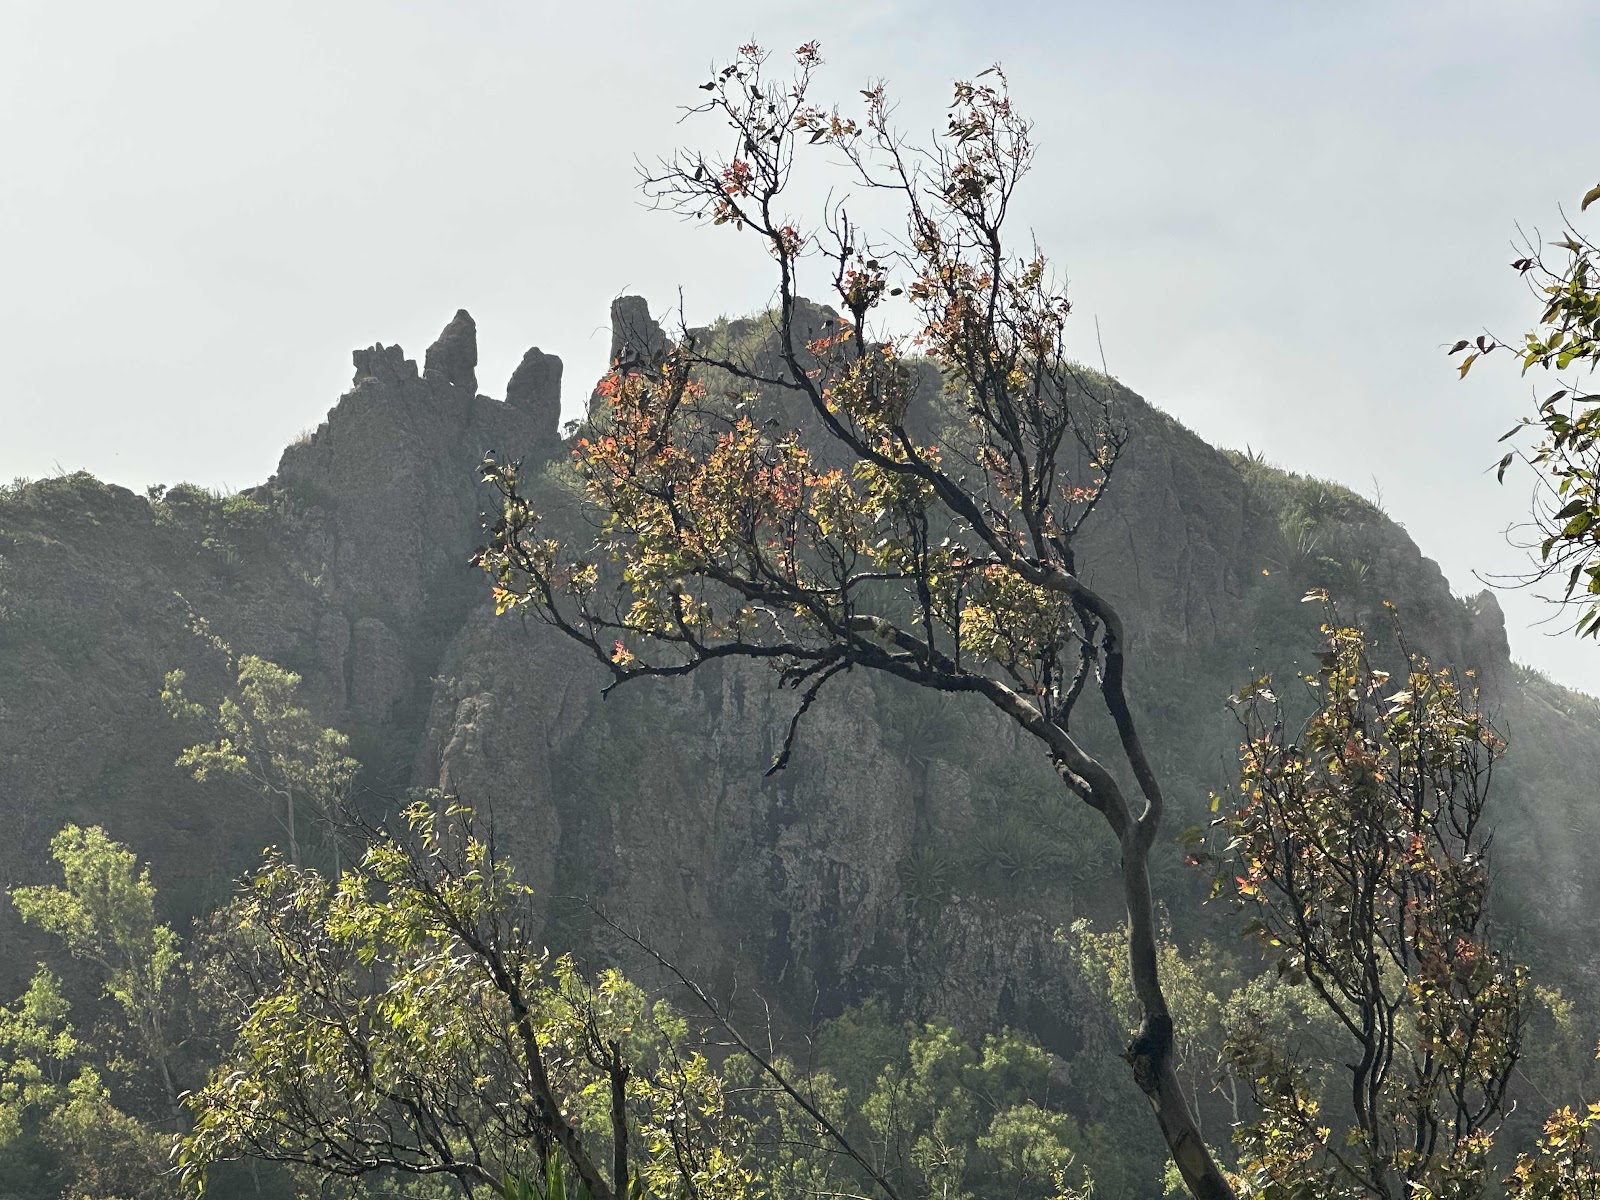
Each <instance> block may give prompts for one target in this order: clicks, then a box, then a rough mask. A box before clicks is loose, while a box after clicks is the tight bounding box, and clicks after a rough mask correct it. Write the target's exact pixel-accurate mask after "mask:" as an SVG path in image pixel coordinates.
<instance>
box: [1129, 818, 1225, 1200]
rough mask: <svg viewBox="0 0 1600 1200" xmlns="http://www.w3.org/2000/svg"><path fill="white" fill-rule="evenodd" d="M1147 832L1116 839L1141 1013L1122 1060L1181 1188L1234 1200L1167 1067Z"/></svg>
mask: <svg viewBox="0 0 1600 1200" xmlns="http://www.w3.org/2000/svg"><path fill="white" fill-rule="evenodd" d="M1149 840H1150V839H1149V831H1148V830H1145V829H1144V828H1143V826H1142V823H1135V824H1134V825H1132V826H1130V827H1129V829H1128V830H1127V833H1126V834H1125V836H1124V837H1123V839H1122V888H1123V895H1124V897H1125V899H1126V901H1127V905H1128V967H1129V971H1130V973H1131V976H1132V980H1133V992H1134V995H1135V997H1136V998H1137V999H1138V1002H1139V1007H1140V1009H1141V1010H1142V1012H1143V1014H1144V1015H1143V1019H1142V1020H1141V1021H1140V1023H1139V1031H1138V1033H1137V1034H1136V1035H1135V1037H1134V1039H1133V1041H1132V1042H1131V1043H1130V1044H1129V1046H1128V1049H1127V1052H1126V1054H1125V1055H1124V1057H1125V1058H1126V1059H1127V1060H1128V1065H1129V1066H1131V1067H1132V1068H1133V1078H1134V1082H1135V1083H1137V1084H1138V1085H1139V1090H1140V1091H1142V1092H1143V1093H1144V1094H1145V1096H1146V1098H1147V1099H1148V1100H1149V1101H1150V1107H1151V1108H1153V1109H1154V1110H1155V1115H1156V1123H1157V1124H1158V1125H1159V1126H1160V1127H1161V1136H1162V1138H1163V1139H1164V1140H1165V1141H1166V1143H1167V1149H1168V1150H1169V1151H1170V1152H1171V1154H1172V1161H1173V1163H1174V1164H1175V1165H1176V1166H1177V1168H1178V1173H1179V1174H1180V1175H1181V1176H1183V1183H1184V1186H1185V1187H1186V1188H1188V1189H1189V1194H1190V1195H1191V1196H1193V1197H1194V1198H1195V1200H1234V1193H1233V1188H1232V1187H1231V1186H1230V1185H1229V1183H1228V1180H1227V1177H1226V1176H1225V1175H1223V1173H1222V1170H1221V1168H1219V1167H1218V1166H1217V1164H1216V1161H1215V1160H1214V1159H1213V1158H1212V1157H1211V1150H1210V1149H1209V1147H1207V1146H1206V1143H1205V1139H1203V1138H1202V1137H1201V1136H1200V1130H1199V1127H1198V1126H1197V1125H1196V1124H1195V1121H1194V1114H1192V1113H1191V1112H1190V1111H1189V1103H1188V1101H1187V1100H1186V1099H1185V1098H1184V1095H1183V1089H1182V1088H1181V1087H1180V1086H1179V1085H1178V1074H1177V1072H1176V1071H1175V1070H1174V1069H1173V1065H1172V1049H1173V1029H1172V1014H1171V1013H1170V1012H1169V1011H1168V1010H1167V999H1166V996H1165V995H1164V994H1163V993H1162V991H1161V979H1160V973H1159V970H1158V965H1157V961H1156V920H1155V904H1154V901H1153V900H1152V898H1151V894H1150V869H1149V862H1150V848H1149Z"/></svg>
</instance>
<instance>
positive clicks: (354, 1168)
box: [181, 802, 748, 1200]
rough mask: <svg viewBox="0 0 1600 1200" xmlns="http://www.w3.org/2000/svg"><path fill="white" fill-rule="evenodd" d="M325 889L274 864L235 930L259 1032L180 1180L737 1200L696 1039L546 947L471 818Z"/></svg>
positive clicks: (238, 979) (730, 1152)
mask: <svg viewBox="0 0 1600 1200" xmlns="http://www.w3.org/2000/svg"><path fill="white" fill-rule="evenodd" d="M407 816H408V819H409V821H410V824H411V831H412V837H411V839H409V840H404V841H399V840H393V839H389V838H383V837H379V836H374V839H373V841H372V844H371V846H370V848H369V850H368V851H367V853H366V855H365V857H364V858H363V859H362V861H361V862H360V863H359V864H358V865H357V866H355V867H353V868H351V869H350V870H347V871H346V872H345V873H344V874H343V875H342V876H341V877H340V878H339V879H338V880H337V881H329V880H326V879H324V878H322V877H321V876H319V875H317V874H316V873H315V872H311V871H306V870H303V869H300V868H297V867H295V866H293V865H292V864H289V863H287V862H284V861H283V860H281V859H274V860H271V861H269V862H268V864H267V866H266V867H265V868H263V869H262V870H261V871H259V872H257V873H256V874H255V875H253V876H251V877H250V878H249V880H248V881H247V885H246V888H245V890H244V892H243V894H242V895H241V897H240V899H239V900H238V902H237V903H236V905H235V907H234V908H233V910H231V911H230V912H229V913H228V914H227V922H228V924H227V928H226V929H225V930H224V937H225V940H226V941H227V942H228V943H231V950H230V952H229V954H228V959H227V967H226V974H227V975H228V977H229V978H230V979H231V988H232V990H233V996H234V999H233V1005H234V1007H235V1008H236V1009H237V1011H240V1012H243V1013H244V1014H246V1016H245V1019H244V1023H243V1025H242V1027H241V1029H240V1031H239V1036H238V1039H237V1042H236V1044H235V1046H234V1048H233V1050H232V1052H231V1053H230V1055H229V1059H228V1061H227V1062H226V1063H225V1064H224V1065H223V1067H222V1068H220V1069H219V1070H218V1071H217V1072H216V1073H215V1074H214V1075H213V1077H212V1079H211V1080H210V1082H209V1083H207V1084H206V1086H205V1087H203V1088H201V1089H200V1090H198V1091H197V1092H195V1093H194V1094H192V1095H191V1096H190V1097H189V1098H188V1101H187V1103H188V1105H189V1108H190V1110H191V1111H192V1113H193V1115H194V1130H193V1132H192V1133H191V1134H190V1135H189V1136H188V1137H187V1138H186V1139H185V1142H184V1146H183V1150H182V1153H181V1162H182V1164H183V1167H184V1170H185V1172H186V1174H187V1175H188V1177H190V1178H191V1179H195V1180H200V1181H203V1178H204V1174H205V1171H206V1169H207V1168H208V1167H209V1166H210V1165H212V1164H214V1163H216V1162H219V1161H223V1160H227V1159H232V1158H239V1157H249V1158H255V1159H260V1160H265V1161H268V1162H278V1163H287V1164H292V1165H296V1166H300V1167H304V1168H309V1169H310V1170H311V1172H312V1173H313V1174H314V1176H316V1177H318V1178H340V1177H344V1178H350V1179H355V1178H362V1177H381V1176H383V1175H386V1174H387V1175H393V1176H413V1177H434V1178H440V1179H446V1180H451V1181H454V1182H455V1183H456V1184H458V1185H459V1186H460V1187H461V1188H462V1190H463V1191H464V1192H465V1193H467V1194H476V1193H478V1192H487V1193H489V1194H492V1195H496V1196H503V1197H520V1196H523V1195H525V1194H527V1189H529V1188H530V1187H532V1186H533V1185H535V1184H541V1185H542V1184H543V1183H544V1181H546V1180H548V1179H550V1178H552V1177H555V1176H552V1172H554V1173H556V1175H557V1176H560V1177H564V1178H568V1179H570V1180H572V1182H573V1186H574V1187H575V1188H581V1189H582V1190H583V1192H584V1193H585V1194H586V1195H587V1196H588V1197H590V1198H591V1200H614V1198H617V1197H623V1198H626V1197H629V1196H642V1195H678V1194H680V1192H681V1191H682V1190H684V1189H687V1191H688V1192H689V1193H690V1194H693V1195H697V1196H701V1197H704V1198H705V1200H718V1198H720V1197H735V1196H739V1195H741V1194H742V1193H743V1191H744V1188H745V1186H746V1184H747V1181H748V1180H747V1175H746V1172H745V1170H744V1168H743V1167H742V1166H741V1165H740V1163H739V1162H738V1160H737V1154H736V1152H735V1151H736V1147H737V1139H736V1138H735V1137H734V1136H733V1134H732V1133H731V1131H730V1124H729V1118H728V1117H727V1115H726V1112H725V1107H724V1103H723V1096H722V1090H721V1082H720V1080H719V1078H718V1076H717V1075H716V1074H715V1072H714V1071H713V1070H712V1069H711V1066H710V1064H709V1062H708V1061H707V1059H706V1058H705V1056H704V1055H702V1054H700V1053H696V1052H691V1051H689V1050H687V1049H685V1047H686V1046H687V1045H688V1037H687V1030H686V1027H685V1026H684V1025H683V1023H682V1021H681V1020H680V1019H678V1018H677V1017H675V1016H674V1015H673V1014H672V1013H671V1011H670V1010H669V1009H668V1008H667V1007H666V1006H665V1005H664V1004H650V1003H648V1002H647V1001H646V999H645V997H644V996H643V994H642V993H641V992H640V991H639V990H638V989H637V988H636V987H634V986H633V985H631V984H629V983H628V982H627V981H626V980H624V979H623V978H622V977H621V976H620V975H619V974H617V973H616V972H614V971H607V972H604V973H602V974H601V975H600V976H599V977H598V978H597V979H595V980H593V981H590V980H588V979H585V978H584V977H583V975H582V974H581V973H580V972H579V971H578V969H577V967H576V966H575V965H574V964H573V963H572V961H571V960H570V959H566V958H557V959H552V958H551V957H550V956H549V954H548V953H547V952H546V951H545V950H544V949H543V948H542V947H541V946H539V945H537V944H535V943H534V941H533V940H532V937H531V934H530V933H529V930H531V929H532V928H533V927H534V920H533V913H532V910H531V909H530V908H529V907H528V905H527V898H528V893H527V890H526V889H525V888H524V887H523V886H522V885H520V884H518V883H517V882H516V881H515V879H514V878H513V877H512V875H511V873H510V868H509V867H508V866H507V864H506V863H505V862H504V861H503V860H501V859H499V858H497V857H496V856H495V854H494V849H493V846H492V844H491V840H490V839H487V838H485V837H483V836H481V835H480V833H479V832H478V830H477V829H476V828H475V826H474V823H473V819H472V815H471V813H470V812H469V811H468V810H466V809H464V808H461V807H459V806H451V807H448V808H445V809H444V810H443V811H438V812H436V811H435V809H434V808H433V807H432V806H431V805H429V804H426V803H422V802H419V803H417V804H415V805H413V806H412V808H411V809H410V810H409V811H408V814H407Z"/></svg>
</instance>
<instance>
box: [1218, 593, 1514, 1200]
mask: <svg viewBox="0 0 1600 1200" xmlns="http://www.w3.org/2000/svg"><path fill="white" fill-rule="evenodd" d="M1308 598H1320V599H1322V600H1323V601H1324V602H1326V599H1327V597H1326V595H1320V597H1319V596H1318V594H1315V593H1314V594H1313V596H1312V597H1308ZM1323 634H1324V637H1325V639H1326V647H1327V648H1326V651H1325V652H1324V653H1323V654H1322V655H1321V656H1320V657H1321V660H1322V669H1321V671H1320V673H1319V674H1317V675H1312V676H1308V677H1306V679H1305V682H1306V683H1307V684H1308V685H1310V687H1311V688H1312V689H1313V693H1314V695H1315V697H1316V699H1317V703H1318V707H1317V710H1316V712H1315V714H1314V715H1313V716H1312V717H1311V719H1310V721H1309V722H1308V723H1307V724H1306V726H1305V727H1304V729H1303V730H1302V731H1301V732H1300V733H1299V734H1298V736H1294V735H1291V734H1289V733H1286V732H1285V728H1284V719H1283V716H1284V714H1283V709H1282V705H1281V703H1280V701H1279V698H1278V696H1277V694H1276V692H1275V691H1274V688H1273V684H1272V682H1271V681H1270V680H1268V679H1266V678H1261V679H1257V680H1255V681H1254V682H1252V683H1251V684H1249V685H1248V686H1247V687H1245V688H1241V689H1240V691H1239V694H1238V695H1237V696H1236V697H1235V698H1234V700H1233V703H1234V708H1235V711H1236V713H1237V714H1238V716H1239V720H1240V722H1241V723H1242V725H1243V727H1244V735H1245V736H1244V743H1243V746H1242V748H1241V781H1240V786H1241V795H1240V799H1239V804H1238V807H1237V808H1236V809H1235V810H1234V811H1232V812H1229V813H1225V814H1224V815H1223V816H1222V817H1221V818H1219V824H1220V825H1221V827H1222V828H1223V830H1224V831H1225V832H1226V834H1227V835H1228V836H1229V837H1230V838H1231V841H1230V843H1229V852H1230V857H1229V859H1228V860H1226V861H1227V865H1229V866H1231V871H1230V872H1229V874H1231V875H1232V876H1233V879H1232V882H1233V887H1234V889H1235V893H1236V896H1237V899H1238V901H1239V902H1240V904H1241V905H1242V907H1243V908H1244V910H1245V911H1246V912H1247V913H1248V914H1249V915H1250V928H1251V929H1252V930H1253V931H1254V932H1255V933H1256V934H1257V935H1258V936H1259V937H1260V938H1261V940H1262V941H1263V942H1264V943H1265V945H1266V946H1268V947H1269V948H1270V949H1272V950H1273V951H1274V952H1276V953H1278V954H1279V956H1280V958H1279V970H1280V971H1281V972H1283V973H1284V974H1286V975H1287V976H1288V977H1290V978H1291V979H1301V978H1303V979H1304V980H1305V981H1306V982H1307V983H1308V984H1309V986H1310V987H1311V988H1312V990H1313V991H1314V992H1315V994H1316V996H1317V997H1318V998H1319V1000H1320V1002H1321V1004H1322V1005H1323V1006H1324V1007H1325V1008H1326V1009H1327V1011H1328V1012H1329V1013H1331V1014H1332V1015H1333V1017H1334V1018H1335V1020H1336V1022H1337V1028H1338V1029H1339V1030H1341V1031H1342V1034H1343V1037H1342V1039H1341V1040H1342V1042H1343V1043H1344V1047H1343V1049H1342V1051H1341V1052H1340V1053H1339V1058H1340V1060H1341V1061H1343V1062H1345V1063H1346V1065H1347V1068H1348V1072H1349V1080H1348V1089H1347V1091H1346V1094H1345V1097H1344V1103H1343V1104H1340V1105H1338V1106H1336V1107H1335V1109H1334V1110H1333V1111H1332V1112H1330V1111H1329V1110H1328V1109H1326V1108H1325V1107H1324V1106H1323V1105H1322V1104H1321V1103H1320V1102H1319V1100H1318V1098H1317V1096H1316V1095H1315V1092H1314V1089H1312V1088H1310V1087H1308V1086H1307V1083H1306V1072H1305V1066H1304V1064H1301V1063H1298V1062H1296V1061H1294V1060H1293V1059H1292V1058H1291V1057H1287V1056H1286V1055H1285V1054H1284V1053H1283V1051H1282V1049H1281V1048H1280V1047H1278V1046H1276V1045H1275V1044H1273V1043H1272V1042H1271V1040H1270V1039H1265V1038H1254V1037H1251V1036H1249V1034H1248V1032H1246V1033H1245V1034H1244V1035H1243V1036H1236V1037H1235V1038H1234V1041H1233V1047H1232V1052H1233V1055H1234V1057H1235V1060H1236V1062H1237V1063H1238V1064H1239V1067H1240V1068H1241V1069H1242V1070H1243V1071H1245V1072H1247V1073H1248V1074H1249V1075H1250V1076H1251V1077H1252V1078H1253V1080H1254V1085H1255V1094H1256V1098H1257V1100H1258V1101H1259V1102H1260V1104H1261V1105H1262V1107H1263V1109H1264V1110H1265V1111H1264V1116H1263V1117H1262V1119H1261V1120H1260V1121H1258V1122H1255V1123H1253V1124H1250V1123H1247V1124H1245V1125H1243V1126H1242V1127H1241V1128H1240V1129H1239V1130H1238V1131H1237V1132H1236V1135H1235V1136H1236V1140H1237V1141H1238V1143H1239V1145H1240V1148H1241V1151H1242V1154H1243V1158H1244V1160H1245V1161H1244V1162H1243V1163H1242V1165H1241V1179H1242V1181H1243V1188H1244V1191H1245V1193H1246V1194H1249V1195H1261V1196H1276V1195H1280V1194H1282V1195H1285V1196H1288V1195H1293V1196H1297V1197H1301V1196H1303V1197H1306V1198H1307V1200H1316V1198H1319V1197H1347V1196H1348V1197H1354V1196H1365V1197H1374V1198H1379V1200H1410V1198H1411V1197H1415V1196H1431V1197H1457V1198H1464V1197H1470V1196H1477V1195H1480V1194H1482V1190H1483V1188H1484V1186H1485V1174H1486V1166H1487V1156H1488V1151H1489V1147H1490V1143H1491V1139H1492V1136H1493V1134H1494V1132H1495V1130H1496V1128H1497V1127H1498V1126H1499V1124H1500V1122H1501V1120H1502V1119H1503V1117H1504V1116H1505V1112H1506V1099H1507V1097H1506V1089H1507V1085H1508V1082H1509V1080H1510V1077H1511V1071H1512V1068H1513V1067H1514V1066H1515V1064H1516V1061H1517V1058H1518V1055H1519V1053H1520V1051H1521V1040H1522V1031H1523V998H1524V992H1525V990H1526V980H1525V978H1524V975H1523V972H1522V971H1521V969H1520V968H1518V967H1516V966H1514V965H1513V964H1511V963H1510V962H1508V961H1507V960H1506V959H1505V958H1504V957H1503V956H1502V955H1501V954H1499V953H1498V952H1497V951H1496V950H1495V949H1494V948H1493V946H1492V944H1491V942H1490V938H1489V933H1488V922H1487V916H1486V906H1487V899H1488V888H1489V872H1488V863H1487V857H1486V852H1487V850H1488V844H1489V833H1488V827H1487V825H1486V824H1485V822H1484V820H1483V816H1484V805H1485V802H1486V801H1487V799H1488V796H1489V790H1490V781H1491V778H1492V775H1493V770H1494V764H1495V761H1496V760H1497V759H1498V758H1499V756H1500V754H1501V751H1502V749H1503V743H1502V742H1501V740H1500V739H1499V737H1498V736H1497V735H1496V734H1495V733H1494V731H1493V730H1492V729H1491V728H1490V727H1489V725H1488V723H1487V722H1486V721H1485V719H1484V718H1483V716H1482V714H1481V713H1480V712H1479V710H1478V708H1477V704H1476V695H1475V693H1473V692H1472V691H1470V690H1464V689H1463V688H1462V686H1461V685H1460V684H1458V682H1457V681H1456V680H1455V679H1453V678H1452V676H1451V674H1450V672H1449V671H1448V670H1434V669H1432V668H1430V667H1429V666H1428V664H1427V663H1426V662H1424V661H1423V660H1422V659H1420V658H1418V657H1416V656H1414V655H1411V654H1410V653H1409V652H1407V663H1408V672H1407V675H1406V677H1405V678H1404V679H1403V680H1401V681H1391V677H1390V675H1389V673H1388V672H1386V671H1383V670H1380V669H1378V668H1377V667H1376V666H1374V665H1373V663H1372V662H1371V660H1370V657H1369V654H1370V648H1369V645H1368V643H1367V640H1366V638H1365V637H1364V636H1363V634H1362V633H1361V632H1360V631H1359V630H1356V629H1352V628H1348V627H1343V626H1340V625H1339V624H1337V623H1336V622H1335V621H1333V620H1332V618H1331V616H1330V623H1329V624H1327V625H1325V626H1324V627H1323ZM1221 882H1222V881H1221V880H1219V884H1220V883H1221ZM1341 1112H1342V1113H1344V1114H1346V1115H1347V1117H1348V1119H1349V1121H1350V1127H1349V1129H1348V1131H1343V1132H1339V1133H1335V1132H1333V1130H1332V1129H1331V1128H1330V1124H1331V1123H1334V1122H1335V1121H1336V1119H1337V1114H1339V1113H1341ZM1275 1189H1276V1190H1275Z"/></svg>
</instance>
